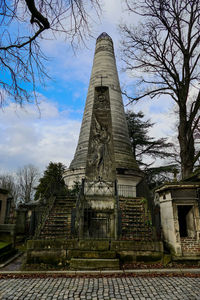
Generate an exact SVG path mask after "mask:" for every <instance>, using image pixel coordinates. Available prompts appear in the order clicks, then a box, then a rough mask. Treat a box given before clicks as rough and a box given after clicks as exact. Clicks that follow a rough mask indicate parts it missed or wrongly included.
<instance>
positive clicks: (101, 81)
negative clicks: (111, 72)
mask: <svg viewBox="0 0 200 300" xmlns="http://www.w3.org/2000/svg"><path fill="white" fill-rule="evenodd" d="M97 78H101V86H102V82H103V78H108V76H102V75H100V76H97Z"/></svg>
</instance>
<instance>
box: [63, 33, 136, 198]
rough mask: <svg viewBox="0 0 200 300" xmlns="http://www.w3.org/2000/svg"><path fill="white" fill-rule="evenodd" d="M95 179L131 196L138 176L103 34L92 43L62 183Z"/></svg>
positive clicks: (107, 40)
mask: <svg viewBox="0 0 200 300" xmlns="http://www.w3.org/2000/svg"><path fill="white" fill-rule="evenodd" d="M97 177H100V178H103V179H104V180H114V179H117V180H118V184H119V185H121V186H122V185H124V186H125V185H126V186H129V187H132V192H131V193H132V196H134V194H135V186H136V185H137V183H138V182H139V181H140V180H141V177H142V172H141V171H140V170H139V168H138V165H137V163H136V161H135V159H134V157H133V154H132V151H131V145H130V140H129V136H128V128H127V122H126V117H125V113H124V107H123V102H122V96H121V92H120V84H119V78H118V72H117V67H116V61H115V54H114V48H113V41H112V39H111V37H110V36H109V35H108V34H107V33H102V34H101V35H100V36H99V37H98V38H97V41H96V48H95V55H94V61H93V67H92V73H91V78H90V83H89V89H88V94H87V100H86V104H85V110H84V115H83V120H82V125H81V130H80V136H79V141H78V145H77V148H76V152H75V155H74V159H73V160H72V162H71V164H70V167H69V169H68V171H67V172H66V174H65V181H66V183H67V185H68V186H69V187H71V186H72V185H73V183H74V182H75V181H80V180H81V179H82V178H89V179H90V180H95V179H96V178H97ZM130 190H131V189H129V191H130Z"/></svg>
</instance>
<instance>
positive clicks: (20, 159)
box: [0, 0, 174, 172]
mask: <svg viewBox="0 0 200 300" xmlns="http://www.w3.org/2000/svg"><path fill="white" fill-rule="evenodd" d="M128 18H129V19H130V16H128V15H127V14H126V13H125V12H124V11H123V7H122V6H121V1H120V0H109V1H107V0H104V11H103V14H102V16H101V22H100V21H98V20H97V21H96V23H95V24H93V35H94V36H95V37H98V36H99V34H101V33H102V32H104V31H106V32H107V33H108V34H109V35H110V36H111V37H112V39H113V42H114V47H115V53H116V60H117V66H118V71H119V77H120V81H121V85H122V86H124V85H125V84H126V82H127V81H130V78H128V77H127V75H126V74H125V73H122V72H121V62H120V53H119V40H120V38H119V32H118V24H119V23H120V22H121V21H123V20H124V19H126V20H127V19H128ZM130 21H132V20H131V19H130ZM134 21H135V22H137V21H138V20H137V19H134ZM42 48H43V51H44V52H45V53H46V55H47V56H49V57H51V60H50V61H48V62H47V70H48V72H49V74H50V76H51V77H52V80H47V81H46V86H45V87H41V86H38V87H37V92H38V95H39V96H38V99H39V102H40V107H39V110H38V108H37V107H36V106H35V105H33V104H26V105H24V107H23V109H22V108H19V107H17V106H16V105H15V104H14V103H12V102H8V105H7V106H6V107H4V109H3V110H1V111H0V119H1V122H0V130H1V131H0V172H15V171H16V170H17V169H18V168H20V167H23V166H24V165H26V164H33V165H35V166H36V167H38V168H39V169H40V170H41V171H42V170H43V169H44V168H45V167H46V166H47V165H48V163H49V162H50V161H53V162H62V163H63V164H65V165H66V166H69V164H70V162H71V160H72V158H73V155H74V152H75V148H76V144H77V141H78V136H79V130H80V126H81V119H82V115H83V110H84V104H85V100H86V95H87V88H88V84H89V79H90V72H91V68H92V63H93V55H94V49H95V38H91V39H89V40H88V41H87V48H86V47H84V46H83V45H82V46H81V47H80V48H79V49H78V50H77V51H76V53H74V52H73V50H72V49H71V47H70V45H68V44H67V43H66V42H64V41H63V40H62V39H56V40H55V39H54V40H46V41H43V43H42ZM166 104H167V105H166ZM128 109H133V110H134V111H136V112H137V111H139V110H142V111H143V112H144V114H145V116H146V117H147V118H151V120H152V122H154V123H155V125H154V127H153V128H152V130H151V134H152V136H155V137H165V136H169V135H171V134H172V132H173V129H174V123H173V122H172V121H171V120H172V104H171V102H170V100H169V99H167V98H166V99H164V98H162V100H161V99H160V100H153V101H152V100H143V101H141V102H139V103H137V104H134V105H131V106H128Z"/></svg>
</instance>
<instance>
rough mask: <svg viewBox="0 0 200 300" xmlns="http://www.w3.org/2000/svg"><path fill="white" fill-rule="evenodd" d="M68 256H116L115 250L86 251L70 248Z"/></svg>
mask: <svg viewBox="0 0 200 300" xmlns="http://www.w3.org/2000/svg"><path fill="white" fill-rule="evenodd" d="M67 257H69V258H97V259H98V258H100V259H103V258H110V259H113V258H116V252H115V251H95V250H94V251H84V250H68V251H67Z"/></svg>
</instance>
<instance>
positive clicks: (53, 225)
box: [40, 195, 76, 239]
mask: <svg viewBox="0 0 200 300" xmlns="http://www.w3.org/2000/svg"><path fill="white" fill-rule="evenodd" d="M75 204H76V199H75V197H73V196H62V195H60V196H57V197H56V199H55V202H54V205H53V207H52V209H51V211H50V213H49V216H48V217H47V219H46V222H45V224H44V226H43V228H42V230H41V233H40V238H41V239H67V238H68V239H69V238H70V237H71V212H72V208H74V207H75Z"/></svg>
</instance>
